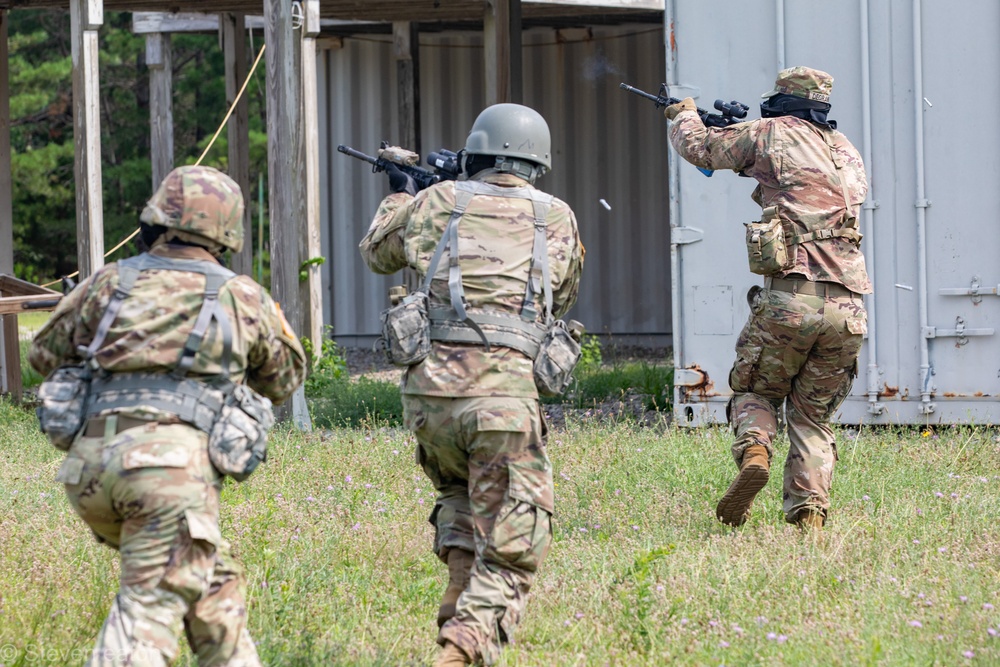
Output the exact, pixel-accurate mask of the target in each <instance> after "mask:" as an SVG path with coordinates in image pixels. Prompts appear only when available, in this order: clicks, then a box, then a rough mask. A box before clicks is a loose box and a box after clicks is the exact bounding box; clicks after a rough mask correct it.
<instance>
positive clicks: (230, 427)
mask: <svg viewBox="0 0 1000 667" xmlns="http://www.w3.org/2000/svg"><path fill="white" fill-rule="evenodd" d="M273 425H274V413H273V412H272V411H271V401H270V400H268V399H267V398H266V397H264V396H261V395H260V394H258V393H257V392H255V391H254V390H253V389H251V388H250V387H248V386H246V385H245V384H238V385H235V386H234V387H233V390H232V392H230V393H229V395H228V396H227V397H226V402H225V404H224V405H223V406H222V410H221V411H220V413H219V417H218V419H216V420H215V423H214V424H213V425H212V430H211V432H209V434H208V458H209V459H211V461H212V465H214V466H215V469H216V470H218V471H219V472H220V473H221V474H223V475H228V476H230V477H232V478H233V479H235V480H236V481H237V482H242V481H243V480H245V479H246V478H247V477H249V476H250V473H252V472H253V471H254V470H256V469H257V466H258V465H260V464H261V462H262V461H266V460H267V432H268V430H270V428H271V427H272V426H273Z"/></svg>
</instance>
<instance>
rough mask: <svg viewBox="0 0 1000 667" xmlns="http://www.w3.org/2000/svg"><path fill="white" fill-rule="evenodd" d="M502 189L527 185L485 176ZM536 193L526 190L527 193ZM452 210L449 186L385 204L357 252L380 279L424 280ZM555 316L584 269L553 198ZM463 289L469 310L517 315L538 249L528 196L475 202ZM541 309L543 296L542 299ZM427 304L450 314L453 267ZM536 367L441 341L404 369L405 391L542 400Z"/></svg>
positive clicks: (567, 220) (569, 223)
mask: <svg viewBox="0 0 1000 667" xmlns="http://www.w3.org/2000/svg"><path fill="white" fill-rule="evenodd" d="M480 178H481V179H482V180H483V181H485V182H487V183H492V184H494V185H499V186H502V187H524V186H526V185H527V182H526V181H524V180H522V179H520V178H517V177H515V176H513V175H510V174H497V173H491V174H488V175H485V176H482V177H480ZM529 187H530V186H529ZM454 205H455V183H454V181H444V182H441V183H439V184H437V185H433V186H431V187H429V188H427V189H425V190H422V191H420V192H418V193H417V196H416V197H411V196H410V195H408V194H404V193H398V194H391V195H389V196H388V197H386V198H385V199H384V200H383V201H382V204H381V206H379V210H378V212H377V213H376V214H375V219H374V220H373V221H372V224H371V227H370V228H369V230H368V233H367V234H366V235H365V237H364V239H363V240H362V241H361V255H362V257H363V258H364V260H365V262H366V263H367V264H368V266H369V268H371V269H372V270H373V271H375V272H376V273H385V274H388V273H395V272H396V271H399V270H400V269H402V268H404V267H407V266H409V267H412V268H413V269H415V270H416V271H417V273H418V274H420V276H421V278H422V277H423V276H424V274H425V273H426V272H427V269H428V266H429V264H430V259H431V256H432V255H433V254H434V249H435V247H436V246H437V244H438V241H439V240H440V239H441V234H442V233H444V230H445V227H447V225H448V219H449V217H450V216H451V211H452V209H453V208H454ZM547 222H548V226H547V230H546V232H547V239H548V259H549V277H550V282H551V284H552V310H553V315H554V316H555V317H562V316H563V315H564V314H565V313H566V311H568V310H569V309H570V307H571V306H572V305H573V303H574V302H575V301H576V296H577V292H578V290H579V286H580V271H581V269H582V268H583V255H584V250H583V246H582V245H581V244H580V236H579V231H578V230H577V225H576V217H575V216H574V215H573V211H572V210H571V209H570V208H569V206H568V205H567V204H566V203H565V202H563V201H560V200H559V199H553V201H552V207H551V208H550V210H549V214H548V218H547ZM458 234H459V247H460V251H461V252H460V259H461V269H462V285H463V287H464V290H465V298H466V300H467V302H468V304H469V311H470V312H477V311H480V312H482V311H494V312H495V311H501V312H503V313H507V314H510V315H512V316H515V317H517V316H518V314H519V313H520V310H521V303H522V301H523V299H524V293H525V288H526V285H527V279H528V267H529V265H530V263H531V251H532V246H533V243H534V236H535V234H534V214H533V213H532V206H531V201H530V200H528V199H508V198H502V197H490V196H488V195H476V196H475V197H473V199H472V201H471V202H470V204H469V207H468V209H467V210H466V212H465V215H464V216H463V217H462V219H461V221H460V222H459V225H458ZM536 303H537V307H538V310H539V311H541V310H542V308H541V299H540V298H538V299H536ZM431 305H432V306H435V305H437V306H441V307H444V308H448V307H450V305H451V299H450V297H449V293H448V266H447V262H446V261H442V262H441V263H440V264H439V265H438V269H437V273H436V277H435V279H434V280H433V281H432V282H431ZM531 369H532V362H531V360H530V359H529V358H528V357H527V356H525V355H524V354H522V353H520V352H517V351H515V350H512V349H509V348H505V347H494V348H493V349H492V350H491V351H490V352H487V351H486V349H485V348H483V347H479V346H476V345H461V344H453V343H442V342H437V341H435V342H434V344H433V345H432V346H431V353H430V355H428V357H427V359H425V360H424V361H423V362H421V363H419V364H417V365H415V366H411V367H410V368H409V369H407V372H406V375H405V376H404V378H403V392H404V393H407V394H423V395H428V396H517V397H536V396H537V395H538V394H537V391H536V389H535V382H534V379H533V377H532V370H531Z"/></svg>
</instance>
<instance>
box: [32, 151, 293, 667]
mask: <svg viewBox="0 0 1000 667" xmlns="http://www.w3.org/2000/svg"><path fill="white" fill-rule="evenodd" d="M142 221H143V224H142V237H143V240H144V241H145V243H146V244H147V246H148V247H149V251H148V253H149V256H152V257H154V258H157V259H158V260H164V259H165V260H168V261H174V260H176V261H177V262H181V263H183V262H187V265H185V266H193V265H196V264H203V263H211V264H212V265H215V266H218V258H219V256H220V255H221V253H222V252H223V251H224V250H226V249H231V250H234V251H239V249H240V248H241V247H242V245H243V222H242V221H243V197H242V195H241V194H240V190H239V186H238V185H237V184H236V183H235V182H234V181H233V180H232V179H230V178H229V177H228V176H226V175H225V174H222V173H221V172H219V171H217V170H215V169H211V168H207V167H180V168H178V169H175V170H174V171H172V172H171V173H170V174H169V175H168V176H167V177H166V179H165V180H164V181H163V184H162V185H161V186H160V188H159V189H158V190H157V192H156V194H155V195H154V196H153V198H152V199H151V200H150V201H149V204H148V205H147V207H146V209H145V210H144V211H143V214H142ZM175 266H176V265H175ZM119 278H120V273H119V267H118V266H117V265H116V264H108V265H107V266H105V267H103V268H102V269H100V270H99V271H97V272H96V273H95V274H94V275H93V276H91V277H90V278H88V279H87V280H85V281H84V282H82V283H81V284H80V285H79V286H78V287H77V288H76V289H75V290H74V291H73V292H72V293H70V294H69V295H68V296H67V297H65V298H64V299H63V300H62V301H61V302H60V304H59V306H58V308H57V309H56V311H55V313H53V316H52V318H51V319H50V320H49V322H48V323H47V324H46V325H45V327H44V328H43V329H42V330H41V331H39V332H38V335H37V336H36V337H35V339H34V341H33V343H32V346H31V351H30V356H29V359H30V362H31V365H32V366H33V367H34V368H35V369H36V370H37V371H38V372H40V373H43V374H48V373H49V372H50V371H52V370H53V369H55V368H56V367H58V366H60V365H63V364H73V363H79V362H81V361H82V357H81V351H82V350H84V349H85V348H86V347H87V346H88V344H89V343H90V342H91V341H92V340H93V339H94V337H95V335H96V333H95V332H96V331H97V329H98V328H99V322H100V321H101V320H102V316H103V315H104V313H105V311H106V309H107V308H108V306H109V302H111V300H112V294H113V293H114V292H115V290H116V287H117V286H118V284H119ZM205 286H206V275H202V274H199V273H197V272H190V273H189V272H185V271H183V270H147V271H143V272H141V273H139V274H138V277H137V278H136V280H135V282H134V285H133V288H132V290H131V292H130V294H129V295H128V296H127V297H126V298H125V299H124V300H123V301H122V302H121V306H120V308H119V310H118V314H117V317H115V319H114V321H113V322H112V323H111V326H110V328H109V329H108V330H107V332H106V335H105V337H104V343H103V344H102V345H101V346H100V347H99V348H98V349H97V351H96V355H95V360H96V362H97V364H98V365H99V366H100V368H101V369H103V370H104V371H107V373H109V374H110V375H109V376H108V377H111V378H121V377H124V374H140V373H141V374H156V375H157V376H160V377H162V376H163V375H165V374H169V373H171V371H172V370H173V369H174V367H175V366H176V365H177V362H178V358H179V357H180V356H181V351H182V349H183V348H184V347H185V342H186V341H187V339H188V335H189V333H190V332H191V330H192V328H193V326H194V325H195V320H196V319H197V317H198V315H199V311H200V309H201V307H202V302H203V301H204V300H205V298H206V294H205ZM217 306H219V307H221V311H222V312H223V313H224V317H226V318H228V322H229V323H230V325H231V327H232V336H231V354H230V355H229V360H228V361H229V371H230V377H231V379H232V380H233V381H234V382H239V383H246V384H248V385H249V386H250V387H252V388H253V389H255V390H256V391H258V392H260V393H261V394H263V395H265V396H267V397H269V398H270V399H272V400H274V401H282V400H284V399H285V398H287V397H288V396H289V395H290V394H291V393H292V391H293V390H294V389H295V388H296V387H297V386H298V385H299V384H300V383H301V382H302V380H303V374H304V360H305V356H304V354H303V351H302V347H301V345H300V344H299V341H298V340H297V339H296V337H295V335H294V334H293V333H292V332H291V330H290V328H289V326H288V324H287V323H286V322H285V319H284V318H283V316H282V315H281V311H280V310H279V309H278V307H277V305H276V304H275V302H274V301H273V300H272V299H271V297H270V296H269V295H268V294H267V291H266V290H264V289H263V288H262V287H260V286H259V285H257V284H256V283H255V282H254V281H253V280H251V279H250V278H248V277H246V276H236V277H232V278H230V279H229V280H228V281H227V282H225V283H224V284H223V286H222V288H221V289H220V290H219V293H218V303H217ZM218 328H220V327H216V328H214V329H212V328H210V329H209V334H208V335H206V337H205V339H204V340H203V341H202V345H201V347H200V348H198V349H197V352H196V354H195V358H194V363H193V366H192V367H191V373H190V374H189V377H196V378H210V377H214V376H217V375H218V374H219V373H220V372H221V371H222V370H223V369H222V366H221V364H222V363H223V362H222V359H224V358H225V355H224V354H223V342H222V340H221V338H222V336H220V335H218ZM142 400H146V399H142ZM133 403H134V402H133ZM207 441H208V436H207V435H206V433H204V432H203V431H201V430H199V429H197V428H195V427H194V426H192V425H191V424H189V423H186V422H183V421H181V420H180V419H179V418H178V417H177V415H176V414H172V413H171V412H169V411H165V410H164V409H163V408H162V405H156V404H153V405H150V404H146V405H144V404H142V402H141V401H140V402H139V403H138V404H133V405H131V406H130V407H128V408H122V409H116V408H110V409H106V410H102V411H100V412H99V413H97V414H92V415H90V417H89V420H88V421H87V422H86V425H85V427H84V428H83V430H82V431H81V432H80V433H79V434H78V436H77V437H76V439H75V441H74V442H73V444H72V446H71V448H70V450H69V453H68V456H67V458H66V459H65V461H64V463H63V465H62V467H61V468H60V471H59V474H58V477H57V479H58V480H59V481H61V482H63V483H64V484H65V486H66V492H67V494H68V495H69V500H70V503H71V504H72V505H73V507H74V509H75V510H76V511H77V513H78V514H79V515H80V517H81V518H82V519H83V520H84V521H86V523H87V525H88V526H89V527H90V528H91V530H92V531H93V533H94V535H95V536H96V538H97V539H98V540H99V541H101V542H104V543H106V544H107V545H108V546H110V547H111V548H113V549H116V550H117V551H118V552H119V554H120V556H121V582H120V588H119V590H118V594H117V596H116V597H115V601H114V605H113V606H112V609H111V612H110V614H109V615H108V617H107V619H106V621H105V623H104V626H103V628H102V629H101V632H100V635H99V637H98V640H97V645H96V647H95V649H94V650H93V653H92V655H91V659H90V660H89V661H88V663H87V664H88V665H93V666H95V667H97V666H101V667H104V666H111V665H133V666H150V667H152V666H160V665H167V664H170V663H172V662H173V661H174V660H175V659H176V658H177V656H178V653H179V648H180V647H179V643H178V639H179V637H180V635H181V633H182V632H184V633H185V634H186V635H187V638H188V642H189V644H190V645H191V649H192V651H193V652H194V654H195V655H196V656H197V659H198V664H199V665H201V666H202V667H207V666H209V665H226V666H228V667H244V666H245V667H253V666H257V665H260V664H261V662H260V660H259V658H258V657H257V651H256V649H255V648H254V643H253V641H252V640H251V638H250V634H249V632H248V630H247V606H246V602H245V600H244V590H243V589H244V580H243V575H242V572H241V570H240V568H239V566H238V565H237V563H236V562H235V560H234V559H233V556H232V554H231V553H230V546H229V544H228V543H227V542H226V541H225V540H224V539H223V538H222V536H221V534H220V532H219V492H220V488H221V482H222V478H221V476H220V475H219V473H218V472H217V471H216V470H215V468H214V467H213V466H212V464H211V462H210V461H209V456H208V450H207Z"/></svg>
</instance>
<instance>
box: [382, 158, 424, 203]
mask: <svg viewBox="0 0 1000 667" xmlns="http://www.w3.org/2000/svg"><path fill="white" fill-rule="evenodd" d="M385 173H386V174H388V176H389V189H390V190H392V191H393V192H405V193H406V194H408V195H412V196H416V194H417V182H416V181H415V180H413V177H412V176H410V175H409V174H406V173H404V172H403V170H402V169H400V168H399V167H397V166H396V165H395V164H393V163H392V162H389V163H387V164H386V167H385Z"/></svg>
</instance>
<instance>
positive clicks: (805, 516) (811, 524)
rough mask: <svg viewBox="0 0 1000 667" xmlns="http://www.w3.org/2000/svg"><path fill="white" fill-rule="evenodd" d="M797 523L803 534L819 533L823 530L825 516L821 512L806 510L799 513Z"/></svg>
mask: <svg viewBox="0 0 1000 667" xmlns="http://www.w3.org/2000/svg"><path fill="white" fill-rule="evenodd" d="M795 523H796V524H797V525H798V527H799V528H801V529H802V530H803V532H810V531H815V532H819V531H821V530H823V515H822V513H820V512H816V511H813V510H809V509H805V510H802V511H801V512H799V514H798V516H797V517H796V519H795Z"/></svg>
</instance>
